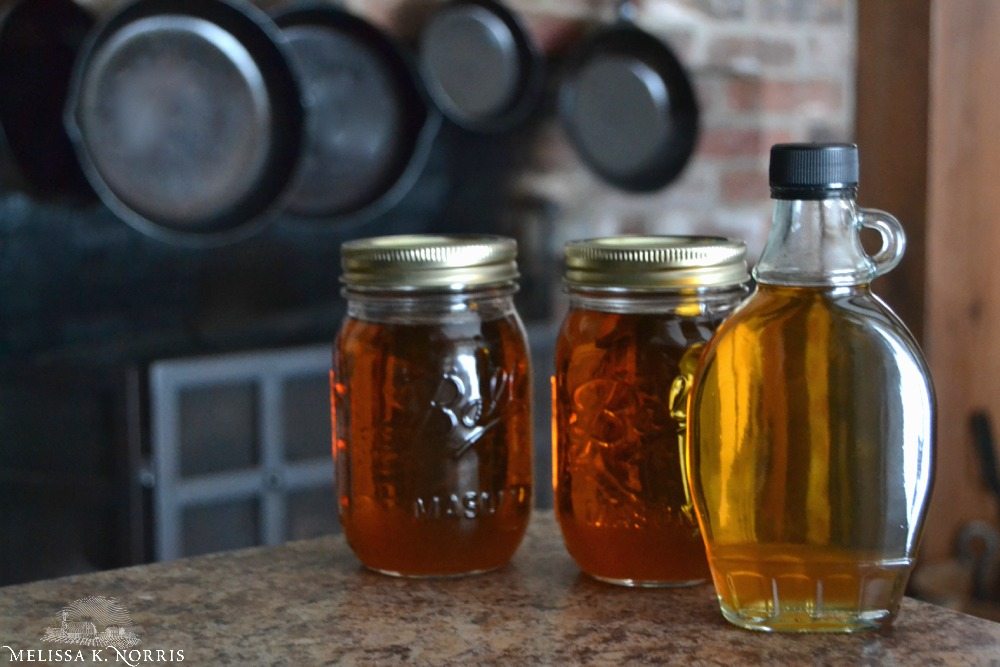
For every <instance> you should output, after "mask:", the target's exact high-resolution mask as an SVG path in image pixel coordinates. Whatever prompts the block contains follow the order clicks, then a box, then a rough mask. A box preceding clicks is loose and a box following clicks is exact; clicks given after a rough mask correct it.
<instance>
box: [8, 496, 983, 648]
mask: <svg viewBox="0 0 1000 667" xmlns="http://www.w3.org/2000/svg"><path fill="white" fill-rule="evenodd" d="M90 595H102V596H108V597H115V598H118V600H119V601H120V602H121V604H122V605H124V606H125V607H126V608H127V609H128V610H129V611H130V612H131V616H132V620H133V622H134V624H135V625H136V626H137V630H138V634H139V636H140V638H141V641H142V643H141V645H139V646H138V647H136V648H137V649H150V650H152V651H155V650H156V649H161V650H164V651H168V650H170V649H173V650H174V651H175V654H174V657H175V659H176V657H177V655H178V654H177V653H176V651H177V650H178V649H181V650H183V657H184V661H183V663H177V664H187V665H220V664H234V665H258V664H273V665H319V664H329V663H340V662H343V663H358V664H380V665H381V664H391V663H397V662H411V663H418V664H481V663H502V664H563V663H571V664H602V665H603V664H622V663H628V662H653V663H668V664H691V665H726V666H727V667H733V666H736V665H746V664H762V663H764V664H783V665H784V664H824V665H825V664H873V665H874V664H877V665H926V664H947V665H1000V624H997V623H992V622H990V621H984V620H979V619H976V618H973V617H971V616H965V615H962V614H959V613H956V612H953V611H949V610H946V609H943V608H940V607H935V606H932V605H928V604H924V603H920V602H916V601H914V600H909V599H908V600H906V601H905V603H904V605H903V610H902V612H901V615H900V617H899V619H898V620H897V622H896V626H895V628H894V629H893V630H891V631H889V632H887V633H885V634H862V635H802V636H786V635H765V634H756V633H751V632H747V631H744V630H739V629H737V628H734V627H731V626H730V625H728V624H727V623H726V622H725V621H723V620H722V617H721V616H720V615H719V612H718V609H717V606H716V601H715V596H714V593H713V591H712V589H711V587H710V586H700V587H696V588H691V589H680V590H628V589H621V588H616V587H613V586H608V585H604V584H600V583H597V582H594V581H591V580H590V579H588V578H586V577H584V576H582V575H580V574H579V572H578V571H577V569H576V567H575V566H574V565H573V562H572V561H571V560H570V558H569V556H568V555H567V554H566V552H565V550H564V549H563V546H562V542H561V540H560V537H559V532H558V529H557V528H556V525H555V522H554V521H553V519H552V515H551V513H538V514H536V516H535V517H534V520H533V521H532V525H531V528H530V530H529V534H528V537H527V538H526V539H525V543H524V544H523V545H522V547H521V549H520V550H519V551H518V553H517V555H516V556H515V558H514V560H513V562H512V563H511V564H510V565H509V566H508V567H506V568H504V569H503V570H501V571H498V572H494V573H491V574H486V575H481V576H478V577H470V578H461V579H446V580H400V579H392V578H389V577H385V576H381V575H378V574H373V573H370V572H367V571H365V570H363V569H362V568H361V567H360V566H359V565H358V562H357V561H356V560H355V559H354V557H353V556H352V554H351V552H350V550H349V549H348V548H347V545H346V544H345V543H344V541H343V539H342V538H339V537H337V538H334V537H330V538H323V539H319V540H312V541H307V542H298V543H293V544H290V545H287V546H284V547H278V548H264V549H249V550H244V551H237V552H229V553H223V554H216V555H212V556H206V557H201V558H194V559H187V560H180V561H174V562H171V563H162V564H156V565H148V566H140V567H134V568H128V569H123V570H115V571H110V572H102V573H100V574H93V575H85V576H78V577H70V578H65V579H55V580H51V581H43V582H37V583H33V584H27V585H23V586H11V587H8V588H0V645H7V646H10V647H12V648H13V649H14V650H28V649H32V650H37V649H41V650H47V649H64V648H66V646H64V645H58V644H50V643H43V642H42V641H41V640H40V637H41V635H42V633H43V632H44V630H45V628H46V627H47V626H54V625H58V624H59V620H58V617H57V614H58V612H59V610H60V609H61V608H62V607H63V606H65V605H66V604H67V603H68V602H71V601H73V600H76V599H79V598H84V597H87V596H90ZM86 651H87V653H86V655H87V656H90V652H89V651H90V649H87V650H86ZM132 655H133V656H139V654H136V653H133V654H132ZM11 657H12V655H11V651H10V650H8V649H2V650H0V664H5V663H7V662H10V661H11ZM21 657H22V659H26V658H28V657H29V654H27V653H22V654H21ZM35 657H37V655H36V656H35ZM42 657H45V656H44V655H43V656H42ZM101 657H104V659H105V660H106V661H107V662H108V663H112V664H114V663H115V661H116V660H118V658H117V656H116V654H114V653H108V652H107V651H104V652H103V653H102V654H101ZM146 658H149V659H148V660H146V659H140V660H139V662H140V664H170V663H169V662H168V661H167V659H168V658H169V653H164V654H161V655H159V656H158V655H157V654H156V653H149V654H147V656H146ZM158 658H163V659H162V660H158ZM175 663H176V660H175ZM53 664H66V663H65V662H61V663H53ZM70 664H72V663H70ZM118 664H125V663H124V662H119V663H118Z"/></svg>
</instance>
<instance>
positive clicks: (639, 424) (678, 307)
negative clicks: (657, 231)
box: [552, 236, 749, 586]
mask: <svg viewBox="0 0 1000 667" xmlns="http://www.w3.org/2000/svg"><path fill="white" fill-rule="evenodd" d="M566 265H567V269H566V284H567V287H568V291H569V298H570V310H569V313H568V314H567V316H566V319H565V321H564V322H563V326H562V330H561V332H560V334H559V340H558V343H557V347H556V368H555V370H556V372H555V377H554V378H553V412H552V414H553V443H554V452H553V454H554V459H553V467H554V471H553V481H554V485H555V511H556V517H557V519H558V521H559V526H560V528H561V529H562V534H563V539H564V541H565V543H566V548H567V549H568V551H569V553H570V554H571V555H572V556H573V558H574V560H575V561H576V562H577V564H578V565H579V566H580V569H582V570H583V571H584V572H586V573H587V574H589V575H590V576H592V577H594V578H596V579H599V580H601V581H605V582H608V583H613V584H619V585H625V586H683V585H690V584H696V583H700V582H702V581H704V580H705V579H707V577H708V565H707V563H706V561H705V549H704V546H703V544H702V540H701V537H700V535H699V533H698V526H697V522H696V520H695V516H694V512H693V508H692V506H691V498H690V496H689V493H688V486H687V479H686V477H687V475H686V471H685V468H684V466H685V458H684V456H683V453H684V421H685V407H686V397H687V385H688V380H689V378H690V375H691V373H693V371H694V368H695V362H696V359H697V356H698V353H699V351H700V349H701V347H702V346H703V344H704V343H705V341H707V340H708V339H709V337H710V336H711V335H712V332H713V331H714V330H715V328H716V326H717V325H718V324H719V322H721V321H722V319H723V318H724V317H726V316H727V315H728V314H729V313H730V312H731V311H732V310H733V309H734V308H735V307H736V306H737V305H738V304H739V303H740V301H741V300H742V299H743V297H745V296H746V294H747V292H748V286H747V283H748V281H749V276H748V274H747V265H746V248H745V246H744V245H743V243H742V242H737V241H730V240H727V239H722V238H712V237H683V236H623V237H611V238H603V239H592V240H588V241H576V242H573V243H570V244H568V245H567V246H566Z"/></svg>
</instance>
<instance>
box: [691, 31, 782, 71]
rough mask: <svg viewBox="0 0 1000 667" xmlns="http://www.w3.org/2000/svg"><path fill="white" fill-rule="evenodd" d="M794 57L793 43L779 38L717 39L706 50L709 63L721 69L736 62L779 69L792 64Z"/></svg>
mask: <svg viewBox="0 0 1000 667" xmlns="http://www.w3.org/2000/svg"><path fill="white" fill-rule="evenodd" d="M795 55H796V49H795V42H793V41H791V40H788V39H780V38H779V39H767V38H762V37H719V38H716V39H715V40H713V41H712V43H711V45H710V46H709V49H708V60H709V62H710V63H712V64H713V65H719V66H722V67H725V66H729V65H733V64H736V62H738V61H753V62H754V63H756V64H759V65H771V66H779V67H780V66H784V65H791V64H793V63H794V62H795Z"/></svg>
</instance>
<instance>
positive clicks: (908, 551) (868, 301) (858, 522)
mask: <svg viewBox="0 0 1000 667" xmlns="http://www.w3.org/2000/svg"><path fill="white" fill-rule="evenodd" d="M770 182H771V192H772V198H773V199H774V200H776V201H775V210H774V219H773V222H772V228H771V233H770V237H769V239H768V242H767V245H766V247H765V249H764V252H763V254H762V256H761V259H760V261H759V263H758V264H757V267H756V269H755V270H754V277H755V278H756V279H757V283H758V285H757V288H756V290H755V292H754V294H753V295H752V296H751V297H750V298H749V299H748V300H747V301H746V302H745V303H744V304H743V305H742V306H741V307H740V308H739V309H738V310H737V311H736V312H735V313H734V314H733V315H732V316H731V317H730V318H729V319H728V320H727V321H726V322H724V323H723V324H722V326H721V327H720V328H719V329H718V331H717V332H716V335H715V336H714V337H713V339H712V340H711V341H710V343H709V345H708V347H707V348H706V350H705V353H704V354H703V356H702V357H701V360H700V362H699V366H698V370H697V371H696V373H695V377H694V379H693V384H692V389H691V394H690V403H689V424H688V456H689V462H688V463H689V466H690V468H691V473H692V478H691V484H692V492H693V495H694V502H695V508H696V511H697V515H698V519H699V523H700V526H701V530H702V535H703V536H704V539H705V543H706V549H707V553H708V560H709V566H710V568H711V570H712V576H713V580H714V582H715V586H716V590H717V593H718V596H719V602H720V605H721V608H722V613H723V615H724V616H725V617H726V619H727V620H729V621H730V622H732V623H734V624H736V625H738V626H741V627H744V628H748V629H754V630H764V631H790V632H814V631H826V632H853V631H857V630H864V629H873V628H878V627H881V626H884V625H887V624H889V623H891V622H892V619H893V617H894V616H895V614H896V612H897V610H898V608H899V604H900V601H901V598H902V596H903V592H904V589H905V587H906V581H907V579H908V577H909V574H910V571H911V569H912V567H913V562H914V560H913V559H914V555H915V552H916V549H917V545H918V542H919V539H920V535H921V528H922V525H923V520H924V516H925V513H926V509H927V504H928V500H929V496H930V490H931V479H932V469H933V465H932V463H933V462H932V452H933V448H934V437H935V432H934V421H935V420H934V410H935V407H934V392H933V388H932V385H931V379H930V374H929V371H928V369H927V365H926V363H925V361H924V359H923V356H922V355H921V352H920V350H919V348H918V346H917V343H916V342H915V341H914V339H913V337H912V336H911V334H910V333H909V331H908V330H907V329H906V327H905V326H904V325H903V323H902V322H901V321H900V320H899V319H898V318H897V317H896V315H895V314H894V313H893V312H892V311H891V310H890V309H889V308H888V307H887V306H886V305H885V304H884V303H883V302H882V301H881V300H879V298H878V297H876V296H875V295H874V294H872V291H871V286H870V283H871V281H872V280H873V279H874V278H876V277H878V276H880V275H883V274H885V273H886V272H888V271H890V270H892V269H893V268H894V267H895V266H896V265H897V264H898V263H899V261H900V259H901V258H902V254H903V250H904V247H905V237H904V235H903V231H902V228H901V226H900V224H899V222H898V221H897V220H896V219H895V218H893V217H892V216H890V215H888V214H886V213H883V212H881V211H874V210H866V209H859V208H858V207H857V204H856V195H857V183H858V153H857V147H856V146H854V145H847V144H821V145H818V144H783V145H777V146H775V147H773V148H772V151H771V169H770ZM862 228H870V229H873V230H876V231H877V232H878V233H879V234H880V235H881V236H882V240H883V244H882V248H881V250H880V251H879V252H878V253H877V254H875V255H874V256H869V255H867V254H866V253H865V251H864V249H863V248H862V246H861V241H860V235H859V234H860V231H861V229H862Z"/></svg>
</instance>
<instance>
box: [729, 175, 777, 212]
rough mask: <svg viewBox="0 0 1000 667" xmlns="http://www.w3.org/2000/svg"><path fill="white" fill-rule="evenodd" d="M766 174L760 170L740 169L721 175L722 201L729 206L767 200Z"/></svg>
mask: <svg viewBox="0 0 1000 667" xmlns="http://www.w3.org/2000/svg"><path fill="white" fill-rule="evenodd" d="M768 196H769V190H768V186H767V174H765V173H764V171H763V170H760V169H741V170H739V171H730V172H728V173H725V174H723V175H722V200H723V201H724V202H726V203H729V204H737V203H746V202H758V201H761V200H764V199H767V198H768Z"/></svg>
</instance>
